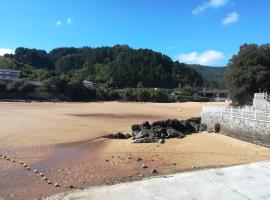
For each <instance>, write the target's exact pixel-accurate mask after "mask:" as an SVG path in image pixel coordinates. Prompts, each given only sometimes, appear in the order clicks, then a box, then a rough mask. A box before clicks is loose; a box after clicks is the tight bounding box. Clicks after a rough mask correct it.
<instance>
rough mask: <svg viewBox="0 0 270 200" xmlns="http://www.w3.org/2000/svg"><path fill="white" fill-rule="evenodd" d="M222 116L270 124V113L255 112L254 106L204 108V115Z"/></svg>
mask: <svg viewBox="0 0 270 200" xmlns="http://www.w3.org/2000/svg"><path fill="white" fill-rule="evenodd" d="M205 113H207V114H209V113H210V114H213V115H221V116H224V117H228V118H234V117H236V118H241V119H247V120H255V121H264V122H270V113H269V112H267V111H258V110H255V109H254V107H252V106H246V107H212V106H204V107H203V109H202V114H205Z"/></svg>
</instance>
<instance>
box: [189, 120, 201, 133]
mask: <svg viewBox="0 0 270 200" xmlns="http://www.w3.org/2000/svg"><path fill="white" fill-rule="evenodd" d="M189 124H190V126H191V127H192V128H193V130H192V132H198V131H199V128H200V124H199V123H196V122H194V121H190V122H189Z"/></svg>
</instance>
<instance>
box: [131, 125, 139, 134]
mask: <svg viewBox="0 0 270 200" xmlns="http://www.w3.org/2000/svg"><path fill="white" fill-rule="evenodd" d="M131 130H132V131H133V132H134V131H141V126H140V125H139V124H134V125H132V126H131Z"/></svg>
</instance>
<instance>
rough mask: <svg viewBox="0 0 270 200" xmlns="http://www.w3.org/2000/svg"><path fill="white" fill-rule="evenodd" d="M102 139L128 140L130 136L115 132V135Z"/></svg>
mask: <svg viewBox="0 0 270 200" xmlns="http://www.w3.org/2000/svg"><path fill="white" fill-rule="evenodd" d="M103 137H104V138H109V139H128V138H131V135H130V134H124V133H121V132H117V133H115V134H109V135H105V136H103Z"/></svg>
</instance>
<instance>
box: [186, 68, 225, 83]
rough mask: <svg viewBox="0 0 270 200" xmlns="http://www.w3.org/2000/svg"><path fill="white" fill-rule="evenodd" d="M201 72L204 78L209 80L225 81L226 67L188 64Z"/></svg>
mask: <svg viewBox="0 0 270 200" xmlns="http://www.w3.org/2000/svg"><path fill="white" fill-rule="evenodd" d="M187 66H188V67H190V68H192V69H194V70H196V71H197V72H198V73H200V74H201V75H202V77H203V79H206V80H209V81H223V80H224V72H225V70H226V67H210V66H204V65H187Z"/></svg>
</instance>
